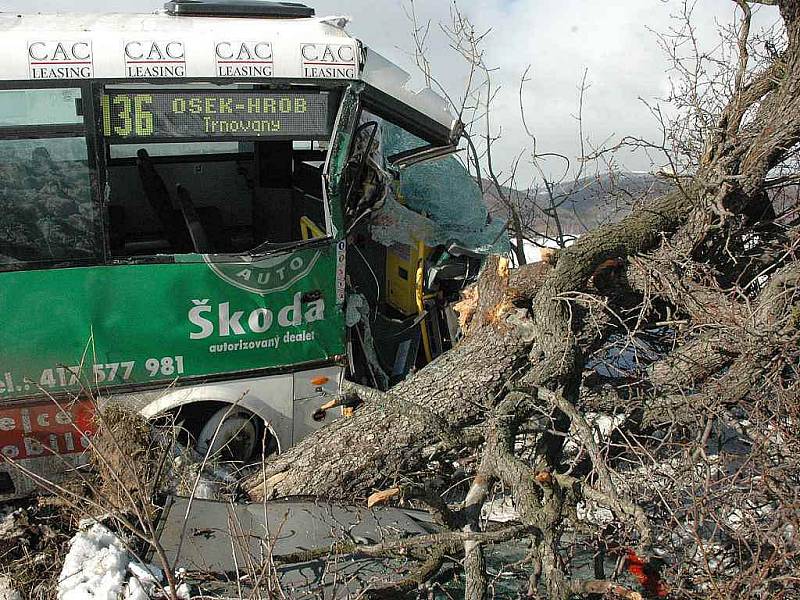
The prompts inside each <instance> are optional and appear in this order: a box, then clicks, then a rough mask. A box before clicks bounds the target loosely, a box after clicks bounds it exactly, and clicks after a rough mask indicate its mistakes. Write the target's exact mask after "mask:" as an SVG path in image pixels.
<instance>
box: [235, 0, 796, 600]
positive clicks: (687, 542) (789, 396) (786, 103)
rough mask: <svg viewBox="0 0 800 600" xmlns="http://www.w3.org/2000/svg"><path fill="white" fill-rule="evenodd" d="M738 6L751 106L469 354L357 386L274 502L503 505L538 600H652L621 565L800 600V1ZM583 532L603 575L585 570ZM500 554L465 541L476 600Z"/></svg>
mask: <svg viewBox="0 0 800 600" xmlns="http://www.w3.org/2000/svg"><path fill="white" fill-rule="evenodd" d="M735 2H736V4H737V5H738V6H739V8H740V10H741V14H742V18H741V20H740V21H739V22H738V23H737V29H736V37H735V40H734V48H735V49H736V50H737V57H738V58H737V60H736V61H734V63H733V64H731V65H730V70H729V71H727V73H728V75H729V76H730V77H729V82H730V87H729V90H728V96H727V99H726V101H725V102H722V103H720V107H721V108H720V110H718V111H717V112H716V113H715V114H714V120H713V123H712V124H711V126H709V127H708V128H706V130H705V131H704V136H705V137H704V144H703V148H702V152H701V153H700V154H699V156H698V157H697V160H696V162H693V163H690V164H689V165H688V166H689V168H690V171H687V172H676V173H674V174H673V175H672V183H673V191H671V192H670V193H668V194H667V195H665V196H663V197H661V198H659V199H656V200H653V201H648V202H644V203H642V204H640V205H639V206H638V207H637V208H636V209H635V210H634V211H633V212H632V213H631V214H630V215H629V216H627V217H626V218H624V219H622V220H621V221H619V222H616V223H613V224H607V225H604V226H601V227H598V228H596V229H594V230H592V231H590V232H588V233H587V234H586V235H584V236H583V237H582V238H581V239H580V240H579V241H578V242H577V243H575V244H574V245H573V246H571V247H569V248H566V249H563V250H561V251H559V252H558V253H557V254H556V255H555V256H554V258H553V259H552V261H551V262H552V264H538V265H532V266H527V267H522V268H520V269H518V270H516V271H511V272H509V270H508V268H507V263H506V262H505V261H504V260H501V259H494V260H491V261H489V263H488V264H487V266H486V267H485V269H484V272H483V274H482V276H481V279H480V282H479V283H478V284H477V288H476V289H475V290H472V291H471V292H470V295H469V297H468V299H467V300H466V301H465V304H464V305H463V306H462V318H463V320H464V322H465V325H466V336H465V339H464V340H463V341H462V342H461V343H460V345H459V346H458V347H457V348H456V349H455V350H453V351H452V352H451V353H449V354H447V355H445V356H443V357H441V358H440V359H439V360H437V361H435V362H434V363H433V364H431V365H430V366H429V367H427V368H426V369H424V370H422V371H420V372H419V373H417V374H415V375H413V376H412V377H409V378H408V379H407V380H406V381H405V382H403V383H401V384H399V385H398V386H396V387H394V388H393V389H391V390H390V391H388V392H385V393H384V392H377V391H375V390H371V389H368V388H363V387H361V386H358V385H355V384H348V385H347V386H346V387H345V389H344V394H345V395H346V396H347V401H348V402H351V403H352V402H353V400H357V401H358V402H359V406H358V408H357V410H356V411H355V414H354V416H353V417H352V418H349V419H342V420H339V421H337V422H335V423H333V424H331V425H330V426H328V427H326V428H325V429H323V430H322V431H320V432H319V433H318V434H317V435H315V436H312V437H311V438H309V439H306V440H305V441H303V442H302V443H301V444H299V445H298V446H296V447H295V448H292V449H290V450H289V451H288V452H286V453H285V454H283V455H280V456H278V457H275V458H273V459H271V460H269V461H268V462H267V463H266V464H265V467H264V469H263V472H261V473H259V474H257V475H256V476H253V477H252V478H251V479H250V480H249V481H248V482H247V489H248V491H249V493H250V495H251V497H252V498H253V499H254V500H263V499H268V498H272V497H277V496H286V495H295V494H315V495H323V496H326V497H328V498H339V499H353V498H358V499H363V498H366V497H367V496H369V495H371V494H372V493H374V492H376V491H380V490H385V489H387V488H396V489H397V491H398V493H399V494H401V495H402V496H403V497H405V498H406V499H411V498H417V499H419V500H421V501H423V502H425V503H427V504H428V505H429V506H430V507H431V508H432V509H433V510H435V511H436V512H437V514H438V515H439V516H440V518H441V520H442V522H443V523H444V524H446V525H447V526H449V528H451V529H453V530H463V531H466V532H478V531H480V530H482V528H483V527H484V524H483V522H482V521H481V519H480V507H481V506H482V505H483V504H484V502H485V501H486V500H487V499H488V498H489V497H490V496H491V495H492V494H493V493H495V492H496V491H497V490H499V489H503V490H505V492H506V493H508V494H510V495H511V496H512V497H513V502H514V506H515V508H516V511H517V514H518V519H519V521H520V522H521V524H522V525H523V526H524V527H523V528H522V529H521V530H520V535H521V536H524V537H525V538H526V539H528V540H529V541H530V555H529V556H528V558H527V559H526V563H525V564H526V565H527V569H528V573H529V575H530V583H529V588H528V593H529V594H530V595H531V596H532V597H535V596H536V595H537V594H538V593H546V595H547V597H549V598H554V599H555V598H564V599H566V598H569V597H571V596H572V595H580V596H586V595H590V594H603V593H609V594H616V595H617V596H620V597H629V598H634V597H636V596H635V594H636V593H635V592H633V591H631V590H629V589H628V588H626V587H621V586H620V585H618V583H614V582H617V581H619V577H620V575H621V573H622V571H623V570H622V569H620V568H617V569H615V571H614V572H613V573H607V567H606V564H605V558H606V557H607V556H611V557H620V561H619V563H618V567H619V566H620V565H621V564H623V558H624V557H627V558H626V559H625V562H624V564H627V566H628V569H627V570H628V572H629V573H630V574H631V575H632V576H633V577H634V581H635V580H638V583H639V584H641V586H642V589H643V592H644V593H646V594H649V595H650V596H653V597H665V596H666V595H667V590H668V589H669V590H671V592H672V593H673V594H675V597H698V598H699V597H704V598H706V597H716V598H729V597H779V596H780V594H791V593H792V591H794V592H796V591H797V590H798V587H800V581H798V579H797V577H796V573H797V569H798V568H800V567H798V561H799V560H800V544H798V540H797V537H796V536H797V527H798V525H799V524H800V523H799V522H798V521H800V516H799V515H798V508H797V506H798V504H797V501H798V497H797V489H798V487H797V486H798V485H800V458H799V457H800V454H798V452H800V435H799V434H798V431H800V426H798V418H799V417H800V403H798V399H797V390H798V378H797V367H798V358H800V345H799V344H798V342H800V316H799V315H800V267H798V264H799V263H798V262H797V254H796V249H797V246H798V243H799V242H800V235H798V234H799V233H800V231H799V230H798V225H800V220H798V215H797V212H796V211H797V203H796V201H795V199H796V196H797V191H796V190H797V187H796V186H797V183H798V182H800V179H798V176H797V172H798V171H797V169H796V163H795V158H796V152H797V146H798V142H800V1H798V0H762V1H761V2H745V1H744V0H735ZM755 4H763V5H771V6H777V7H778V9H779V11H780V16H781V18H782V21H783V24H784V27H785V33H784V35H783V37H781V38H780V39H779V40H778V41H777V42H776V41H773V42H771V45H768V46H766V47H767V51H766V52H765V53H764V54H763V55H760V56H755V57H754V56H752V53H753V45H752V41H751V38H750V26H751V18H752V5H755ZM776 44H777V45H776ZM601 365H602V366H603V368H599V367H600V366H601ZM600 417H602V418H604V419H606V420H605V421H603V420H602V419H601V418H600ZM609 419H610V420H611V421H610V423H611V425H610V426H609V425H608V423H609ZM523 442H524V443H523ZM465 457H469V460H464V459H465ZM454 462H456V463H459V464H468V465H469V466H468V468H467V469H466V470H461V471H459V470H458V469H454V468H453V467H452V464H453V463H454ZM465 475H466V476H467V477H468V478H469V480H470V485H469V486H462V487H461V488H460V490H461V492H462V494H461V497H460V498H459V499H458V502H453V499H452V494H451V495H448V494H450V491H451V490H452V488H453V485H454V481H455V480H457V479H458V478H459V477H461V478H465ZM467 488H469V489H467ZM392 495H393V494H388V495H387V497H391V496H392ZM448 500H450V503H449V505H448ZM588 506H596V507H602V509H603V510H604V511H606V512H605V513H603V514H604V515H605V516H604V518H602V519H598V518H597V516H596V514H594V515H593V514H591V511H589V516H588V517H587V510H588V509H587V507H588ZM596 512H597V511H595V513H596ZM606 513H607V514H606ZM568 531H569V532H571V539H572V540H573V541H572V542H570V543H571V544H574V545H583V547H585V548H590V549H591V551H592V552H593V553H594V556H595V560H594V576H593V577H589V576H586V574H583V575H576V573H575V570H574V566H573V565H572V564H571V563H572V561H573V559H574V553H571V552H567V551H565V544H567V542H565V540H564V537H563V536H564V534H565V533H566V532H568ZM573 533H574V535H572V534H573ZM575 540H580V541H577V542H576V541H575ZM482 544H483V542H482V541H481V540H480V539H479V538H465V539H464V540H463V552H462V554H463V556H464V568H465V572H466V575H467V584H466V590H467V597H468V598H481V597H484V596H485V595H486V590H487V580H486V575H485V569H484V567H483V557H482V547H483V546H482ZM654 554H658V555H659V556H661V557H663V558H664V560H665V561H666V562H667V563H668V568H667V571H666V572H665V574H664V581H665V582H666V583H662V582H661V580H660V579H659V576H658V575H654V574H653V569H652V565H651V563H649V562H648V557H651V556H653V555H654ZM639 557H642V558H641V559H640V558H639ZM637 561H638V562H637ZM642 565H644V566H642ZM645 567H648V568H649V569H650V571H648V570H647V569H645ZM637 569H638V570H637ZM545 591H546V592H545ZM785 597H789V596H785Z"/></svg>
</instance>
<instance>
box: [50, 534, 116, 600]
mask: <svg viewBox="0 0 800 600" xmlns="http://www.w3.org/2000/svg"><path fill="white" fill-rule="evenodd" d="M128 563H130V558H129V556H128V552H127V550H125V548H124V547H123V545H122V542H121V541H120V540H119V538H117V536H115V535H114V534H113V533H111V531H109V530H108V529H107V528H106V527H105V526H104V525H100V524H99V523H95V524H94V525H92V526H91V528H89V529H88V530H86V531H79V532H78V533H77V534H76V535H75V537H74V538H72V541H71V542H70V548H69V553H68V554H67V557H66V558H65V559H64V566H63V568H62V569H61V575H60V576H59V578H58V600H86V599H88V598H97V599H102V600H116V599H117V598H118V597H119V595H120V594H122V593H123V591H124V588H125V580H126V571H127V568H128Z"/></svg>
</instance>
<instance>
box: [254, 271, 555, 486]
mask: <svg viewBox="0 0 800 600" xmlns="http://www.w3.org/2000/svg"><path fill="white" fill-rule="evenodd" d="M546 271H547V267H545V266H542V265H536V266H531V267H529V268H527V269H523V270H522V271H520V272H517V273H515V274H514V276H513V277H512V278H511V281H510V282H509V272H508V268H507V262H505V261H500V260H499V259H497V258H495V259H493V260H491V261H489V263H488V264H487V266H486V268H485V269H484V272H483V275H482V278H481V282H480V285H479V290H480V291H479V296H478V299H477V306H476V307H475V310H476V312H475V315H474V316H473V317H472V319H471V323H470V326H469V329H468V334H467V337H466V339H465V340H464V341H462V343H461V344H460V345H459V346H457V347H456V348H455V349H454V350H452V351H451V352H449V353H447V354H445V355H443V356H441V357H440V358H439V359H437V360H436V361H434V362H433V363H431V364H430V365H428V366H427V367H426V368H425V369H423V370H422V371H420V372H419V373H417V374H415V375H413V376H411V377H409V378H408V379H407V380H406V381H405V382H403V383H400V384H399V385H397V386H396V387H394V388H392V390H391V391H390V392H388V393H383V392H378V391H376V390H373V389H369V388H364V387H361V386H355V385H353V384H349V385H348V387H346V388H345V390H344V391H345V393H350V394H355V395H356V396H358V397H359V398H360V399H361V400H362V401H363V405H362V406H361V407H360V408H358V409H357V410H356V412H355V415H354V416H353V417H352V418H348V419H340V420H339V421H336V422H334V423H332V424H331V425H330V426H328V427H326V428H324V429H322V430H321V431H319V432H318V433H317V434H316V435H314V436H312V437H310V438H308V439H306V440H304V441H303V442H301V443H300V444H298V445H297V446H295V447H294V448H290V449H289V450H288V451H287V452H286V453H284V454H282V455H280V456H277V457H276V458H274V459H273V460H271V461H269V462H268V463H267V470H266V473H265V474H263V475H262V474H261V473H259V474H258V475H257V476H254V477H253V478H251V480H250V482H249V485H248V486H247V487H248V489H249V493H250V495H251V496H252V497H253V498H254V499H261V498H263V497H265V496H267V497H274V496H285V495H298V494H299V495H302V494H315V495H323V496H324V495H330V496H336V497H348V496H351V495H364V494H366V493H368V492H369V490H371V489H375V488H378V489H383V488H386V487H391V486H392V485H394V484H395V483H396V481H397V479H398V478H399V477H400V475H401V474H403V473H409V472H413V471H415V470H417V469H420V468H423V467H424V466H425V465H426V463H427V462H428V461H429V460H430V459H431V456H432V455H433V454H434V453H435V452H436V450H437V449H448V448H455V447H458V446H460V445H470V444H471V443H474V442H472V441H471V440H470V439H468V438H467V437H466V436H465V435H464V432H463V431H462V430H463V428H464V427H466V426H468V425H472V424H477V423H480V422H482V421H483V420H484V419H485V417H486V414H487V412H488V411H490V410H491V407H492V406H494V405H495V404H496V403H497V402H498V399H500V398H502V396H503V395H504V393H505V391H506V386H507V383H508V381H511V380H513V379H515V378H516V375H517V374H518V372H519V370H520V369H521V368H523V367H524V366H525V365H526V364H527V361H528V350H529V348H530V341H531V340H530V339H526V338H525V336H524V335H523V334H521V333H520V332H518V331H515V330H514V329H512V328H510V327H509V326H508V325H507V324H506V323H505V316H507V314H509V313H511V312H514V310H515V308H514V306H513V304H511V300H512V299H513V298H515V297H518V296H519V295H520V293H521V292H519V291H518V290H521V289H522V290H524V289H527V288H530V287H535V286H536V285H537V282H540V281H541V279H542V278H543V276H544V274H545V273H546ZM264 476H266V479H267V486H266V488H267V489H264V484H263V478H264Z"/></svg>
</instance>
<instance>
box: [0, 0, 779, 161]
mask: <svg viewBox="0 0 800 600" xmlns="http://www.w3.org/2000/svg"><path fill="white" fill-rule="evenodd" d="M300 1H302V0H300ZM406 2H407V0H307V2H306V4H308V5H310V6H313V7H314V8H316V9H317V14H318V15H325V14H336V15H349V16H352V17H353V21H352V23H351V25H350V26H349V31H351V32H352V33H354V34H356V35H357V36H358V37H360V38H361V39H362V40H363V41H364V42H365V43H366V44H367V45H370V46H372V47H374V48H375V49H377V50H378V51H380V52H381V53H383V54H384V55H386V56H388V57H389V58H391V59H392V60H394V61H395V62H397V63H399V64H400V65H401V66H404V67H405V68H407V69H408V70H409V71H413V70H414V63H413V59H412V57H411V55H410V50H411V48H412V47H413V44H412V41H411V37H410V32H411V30H412V27H411V24H410V22H409V20H408V19H407V17H406V12H405V10H404V7H405V6H407V4H406ZM680 3H681V0H602V1H601V0H459V6H460V8H461V9H462V11H463V12H464V13H465V14H466V15H467V16H468V17H469V18H470V19H471V20H472V21H473V22H474V23H475V24H476V26H477V27H478V28H479V29H481V30H484V29H485V30H489V29H491V30H492V32H491V33H490V37H489V40H488V44H487V50H488V59H487V62H489V63H490V64H493V65H496V66H497V67H499V69H500V71H499V72H498V74H497V79H498V81H497V83H498V84H499V85H501V86H502V90H501V93H500V94H499V96H498V99H497V104H496V106H495V115H496V119H497V120H498V121H499V122H500V124H502V126H503V140H502V144H501V148H499V149H498V157H497V162H498V163H508V162H509V161H510V160H511V158H512V157H513V156H514V155H515V154H516V153H517V152H519V150H520V149H521V148H522V147H523V146H525V145H526V144H527V143H528V142H527V140H526V138H525V136H524V135H522V133H521V121H520V118H519V109H518V95H517V88H518V85H519V83H518V82H519V78H520V76H521V74H522V73H523V71H524V70H525V68H526V67H527V66H528V65H531V66H532V75H533V81H532V82H531V83H530V84H529V85H528V94H527V96H526V103H527V106H528V109H529V113H528V117H529V118H528V121H529V125H531V127H532V128H533V129H534V130H535V133H536V134H537V137H538V139H539V147H540V149H542V150H547V151H554V152H559V153H563V154H565V155H568V156H571V157H574V156H577V155H578V154H579V144H578V136H577V131H576V129H577V126H576V121H575V119H574V115H575V112H576V109H577V102H578V85H579V83H580V80H581V78H582V76H583V73H584V70H588V80H589V82H590V84H591V88H590V89H589V91H588V93H587V96H586V100H585V107H584V129H585V137H588V138H590V139H591V140H592V141H593V142H595V143H600V142H602V141H604V140H606V139H615V138H619V137H621V136H623V135H636V136H640V137H648V136H650V137H657V134H658V129H657V128H656V126H655V123H654V121H653V118H652V117H651V116H650V114H649V113H648V111H647V109H646V108H645V106H644V105H643V104H642V102H641V101H640V100H639V98H645V99H648V100H653V99H655V98H657V97H659V96H662V95H663V94H664V93H665V92H666V90H667V87H668V86H667V74H666V72H665V70H666V61H665V59H664V57H663V56H662V54H661V51H660V50H659V48H658V45H657V42H656V36H655V34H654V33H652V32H651V31H650V30H659V31H664V30H665V29H666V28H667V27H668V25H669V16H670V14H673V13H675V12H676V11H677V10H678V8H679V6H680ZM697 4H698V5H697V6H696V8H695V15H696V19H695V23H696V25H697V29H698V33H699V35H700V36H701V37H702V38H703V39H704V40H705V41H706V43H707V44H708V45H709V46H711V45H713V44H714V43H715V41H716V37H715V36H716V34H715V30H716V25H715V21H720V22H725V23H727V22H730V21H731V20H732V19H733V17H734V14H735V10H736V5H735V3H734V2H733V1H732V0H700V1H699V2H698V3H697ZM162 5H163V0H0V10H4V11H15V12H39V11H42V12H50V11H77V10H80V11H104V12H131V11H133V12H150V11H152V10H155V9H158V8H161V6H162ZM416 6H417V12H418V14H419V16H420V18H421V19H422V20H430V21H431V22H432V23H434V24H436V23H439V22H446V21H448V19H449V11H450V2H449V1H448V0H416ZM77 7H79V8H77ZM758 16H759V19H758V22H759V23H761V24H769V23H772V22H774V21H775V20H776V19H777V9H774V8H772V7H765V8H763V9H762V10H761V11H760V14H759V15H758ZM432 35H433V40H432V41H433V43H432V52H431V57H430V58H431V60H432V62H433V68H434V73H435V74H437V75H438V76H439V77H440V78H441V80H442V81H443V82H444V83H445V84H446V86H447V87H449V88H451V89H453V90H454V91H455V92H456V93H457V92H458V91H459V90H460V89H461V88H462V86H463V77H464V73H465V71H464V69H463V65H462V64H461V63H460V61H459V60H458V59H457V58H456V57H455V55H454V53H452V52H451V51H448V49H447V48H446V44H444V43H442V37H441V36H440V35H438V36H437V35H436V29H435V28H434V30H433V33H432ZM437 38H438V42H437ZM618 159H619V160H620V161H622V162H624V166H626V167H627V168H629V169H631V170H647V169H648V168H649V166H650V165H649V164H648V162H647V160H646V159H645V158H644V157H642V156H631V155H623V156H619V157H618Z"/></svg>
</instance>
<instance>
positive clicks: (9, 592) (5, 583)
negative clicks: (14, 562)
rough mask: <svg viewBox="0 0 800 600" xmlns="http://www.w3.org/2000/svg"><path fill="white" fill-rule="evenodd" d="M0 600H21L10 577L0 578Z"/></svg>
mask: <svg viewBox="0 0 800 600" xmlns="http://www.w3.org/2000/svg"><path fill="white" fill-rule="evenodd" d="M0 600H22V596H20V595H19V592H18V591H17V590H15V589H14V584H13V583H12V581H11V578H10V577H6V576H2V577H0Z"/></svg>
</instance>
